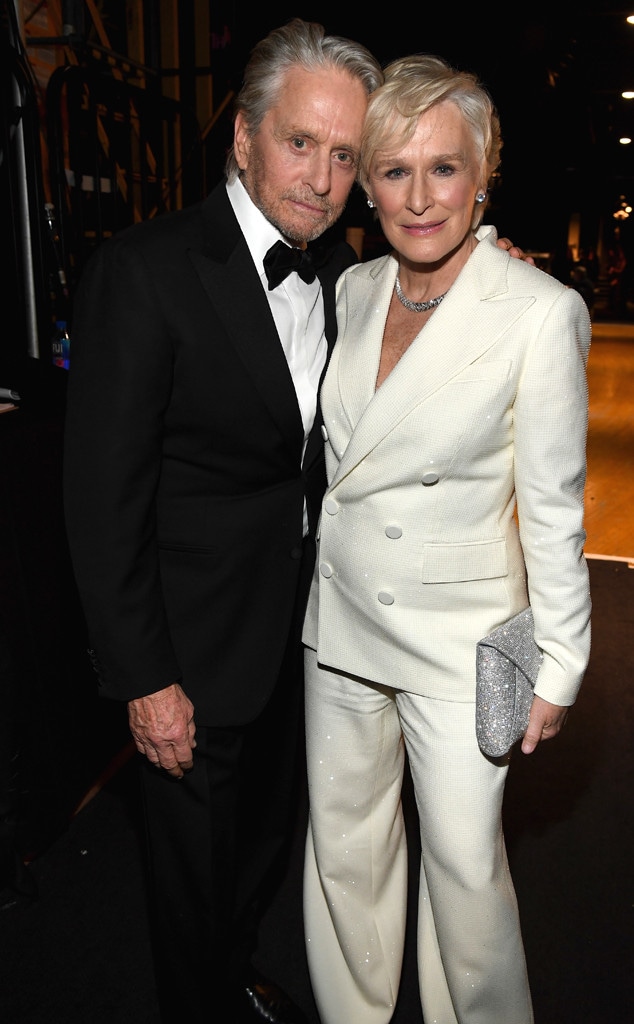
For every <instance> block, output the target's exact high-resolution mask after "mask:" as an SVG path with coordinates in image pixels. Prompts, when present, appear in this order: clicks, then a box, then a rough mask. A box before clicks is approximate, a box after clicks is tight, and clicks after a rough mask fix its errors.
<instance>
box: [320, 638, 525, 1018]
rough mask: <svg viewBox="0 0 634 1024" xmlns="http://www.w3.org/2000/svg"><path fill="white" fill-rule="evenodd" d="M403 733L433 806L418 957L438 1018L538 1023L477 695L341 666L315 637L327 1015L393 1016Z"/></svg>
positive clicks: (399, 930) (402, 872) (496, 773)
mask: <svg viewBox="0 0 634 1024" xmlns="http://www.w3.org/2000/svg"><path fill="white" fill-rule="evenodd" d="M403 738H404V739H405V744H406V747H407V754H408V758H409V762H410V770H411V772H412V779H413V782H414V788H415V791H416V794H417V803H418V810H419V815H420V818H421V829H420V831H421V848H422V850H421V852H422V859H421V872H420V893H419V921H418V953H417V956H418V970H419V980H420V986H421V1001H422V1005H423V1012H424V1015H425V1021H426V1024H533V1014H532V1009H531V998H530V991H529V986H528V979H527V973H526V964H525V958H524V951H523V944H522V939H521V933H520V925H519V916H518V911H517V902H516V899H515V892H514V889H513V884H512V881H511V877H510V872H509V868H508V863H507V858H506V851H505V847H504V840H503V836H502V831H501V803H502V796H503V791H504V782H505V778H506V768H505V767H500V766H499V765H497V764H493V763H491V762H490V761H488V760H487V759H486V758H485V757H483V755H482V754H481V753H480V751H479V749H478V746H477V742H476V738H475V722H474V707H473V705H472V704H459V703H452V702H448V701H438V700H432V699H429V698H426V697H420V696H417V695H413V694H409V693H404V692H402V691H394V690H392V689H390V688H389V687H384V686H378V685H376V684H373V683H367V682H364V681H362V680H358V679H355V678H352V677H348V676H345V675H341V674H339V673H337V672H335V671H333V670H330V669H325V668H322V667H321V666H319V665H318V664H317V659H316V654H315V652H314V651H311V650H310V649H308V650H307V651H306V743H307V757H308V774H309V795H310V824H309V834H308V838H307V845H306V865H305V878H304V914H305V922H306V937H307V953H308V962H309V968H310V974H311V981H312V984H313V990H314V993H315V999H316V1002H317V1007H318V1010H319V1014H320V1019H321V1021H322V1024H348V1022H351V1021H354V1022H357V1021H358V1022H363V1024H389V1021H390V1019H391V1017H392V1014H393V1011H394V1005H395V1001H396V997H397V995H398V987H399V982H400V976H401V969H402V955H403V946H404V939H405V918H406V910H407V849H406V835H405V828H404V823H403V816H402V809H401V803H400V796H401V786H402V780H403V770H404V751H403Z"/></svg>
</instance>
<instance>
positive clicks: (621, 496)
mask: <svg viewBox="0 0 634 1024" xmlns="http://www.w3.org/2000/svg"><path fill="white" fill-rule="evenodd" d="M588 386H589V391H590V422H589V429H588V477H587V485H586V532H587V541H586V546H585V551H586V555H587V556H588V557H599V558H616V559H620V560H623V561H627V562H631V563H632V567H633V568H634V322H632V323H627V324H625V323H624V324H618V323H607V322H605V323H604V322H601V321H595V322H594V324H593V331H592V346H591V348H590V357H589V359H588Z"/></svg>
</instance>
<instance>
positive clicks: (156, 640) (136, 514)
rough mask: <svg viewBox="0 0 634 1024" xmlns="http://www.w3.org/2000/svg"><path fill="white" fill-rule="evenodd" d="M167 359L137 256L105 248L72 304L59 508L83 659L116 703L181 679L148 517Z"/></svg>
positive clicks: (148, 281) (157, 311) (114, 245)
mask: <svg viewBox="0 0 634 1024" xmlns="http://www.w3.org/2000/svg"><path fill="white" fill-rule="evenodd" d="M172 361H173V360H172V352H171V346H170V339H169V337H168V335H167V330H166V326H165V318H164V317H162V316H161V296H160V294H158V292H157V289H156V287H155V285H154V282H153V280H152V277H151V274H150V273H149V270H148V268H147V266H146V264H145V262H144V260H143V258H142V255H141V254H140V253H139V252H138V251H136V249H135V247H134V245H133V244H131V243H129V242H128V243H124V244H120V243H119V242H117V241H116V240H115V241H114V242H107V243H105V244H104V245H102V246H101V248H100V250H98V251H97V253H96V254H95V255H94V256H93V258H92V261H91V262H90V264H89V265H88V267H87V268H86V270H85V271H84V274H83V276H82V280H81V282H80V287H79V289H78V294H77V298H76V303H75V311H74V317H73V324H72V357H71V369H70V376H69V390H68V405H67V416H66V428H65V445H64V502H65V514H66V524H67V532H68V540H69V545H70V550H71V557H72V561H73V565H74V570H75V576H76V580H77V585H78V589H79V593H80V597H81V600H82V604H83V607H84V611H85V615H86V620H87V624H88V631H89V636H90V643H91V646H92V648H93V649H94V650H93V652H91V654H92V658H93V663H94V665H95V668H96V669H97V673H98V676H99V681H100V685H101V687H102V691H103V693H104V695H107V696H110V697H114V698H118V699H122V700H128V699H131V698H134V697H138V696H143V695H145V694H147V693H152V692H155V691H157V690H159V689H162V688H163V687H165V686H167V685H169V684H170V683H172V682H174V681H175V680H176V679H178V677H179V666H178V663H177V661H176V656H175V654H174V651H173V648H172V645H171V643H170V638H169V631H168V628H167V619H166V613H165V608H164V605H163V599H162V591H161V585H160V573H159V562H158V548H157V539H156V520H155V511H154V502H155V495H156V491H157V485H158V480H159V472H160V465H161V439H162V430H163V417H164V413H165V409H166V408H167V406H168V403H169V397H170V387H171V378H172Z"/></svg>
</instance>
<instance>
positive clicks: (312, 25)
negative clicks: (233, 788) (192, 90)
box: [225, 18, 383, 181]
mask: <svg viewBox="0 0 634 1024" xmlns="http://www.w3.org/2000/svg"><path fill="white" fill-rule="evenodd" d="M295 67H301V68H304V69H305V70H306V71H318V70H320V69H322V68H338V69H339V70H342V71H347V72H348V73H349V74H350V75H351V76H352V77H353V78H358V80H359V81H360V82H361V84H362V85H363V87H364V89H365V90H366V92H367V93H368V96H369V95H370V93H372V92H374V90H375V89H377V88H378V87H379V85H381V83H382V81H383V72H382V70H381V65H380V64H379V62H378V61H377V60H376V58H375V57H374V56H373V55H372V54H371V53H370V51H369V50H368V49H366V47H365V46H362V45H361V43H355V42H354V41H353V40H352V39H345V38H343V37H342V36H330V35H326V32H325V29H324V27H323V25H319V24H318V23H317V22H308V21H302V20H301V18H293V20H292V21H289V23H288V24H287V25H283V26H282V27H281V28H276V29H273V31H272V32H269V34H268V35H267V36H266V37H265V38H264V39H262V40H260V42H259V43H257V44H256V45H255V47H254V48H253V50H252V51H251V56H250V58H249V62H248V64H247V66H246V68H245V72H244V78H243V82H242V88H241V89H240V92H239V93H238V95H237V97H236V101H235V104H234V117H235V115H236V114H237V113H238V112H242V114H243V116H244V120H245V123H246V124H247V126H248V131H249V135H251V136H254V135H256V134H257V132H258V130H259V128H260V125H261V124H262V121H263V119H264V117H265V116H266V114H267V113H268V111H269V110H270V109H271V108H272V107H273V106H275V103H276V100H277V97H278V94H279V91H280V88H281V86H282V84H283V81H284V76H285V75H286V73H287V72H288V71H290V70H291V68H295ZM225 172H226V175H227V178H228V180H229V181H233V180H235V178H237V176H238V174H239V173H240V169H239V167H238V164H237V161H236V158H235V154H234V151H233V146H232V147H231V149H230V150H229V153H228V155H227V161H226V165H225Z"/></svg>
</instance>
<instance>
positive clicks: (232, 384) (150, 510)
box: [64, 183, 355, 725]
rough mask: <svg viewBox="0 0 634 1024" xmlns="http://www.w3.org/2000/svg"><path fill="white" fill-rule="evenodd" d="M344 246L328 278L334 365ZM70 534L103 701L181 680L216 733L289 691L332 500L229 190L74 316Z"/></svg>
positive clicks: (68, 439)
mask: <svg viewBox="0 0 634 1024" xmlns="http://www.w3.org/2000/svg"><path fill="white" fill-rule="evenodd" d="M354 260H355V254H354V251H353V250H352V249H351V248H350V247H349V246H347V245H346V244H345V243H338V244H337V245H336V246H335V247H334V248H333V250H332V252H331V255H330V258H329V260H328V261H327V262H326V263H325V264H324V266H323V267H322V269H321V270H320V272H319V276H320V279H321V281H322V285H323V294H324V302H325V314H326V332H327V338H328V344H329V350H330V348H331V347H332V344H333V343H334V340H335V334H336V321H335V302H334V285H335V281H336V279H337V277H338V276H339V274H340V272H341V271H342V270H343V269H344V268H345V267H346V266H348V265H349V264H350V263H352V262H354ZM71 344H72V354H71V370H70V377H69V389H68V406H67V417H66V432H65V455H64V464H65V468H64V494H65V507H66V522H67V530H68V538H69V543H70V548H71V555H72V559H73V565H74V569H75V575H76V579H77V584H78V587H79V592H80V596H81V599H82V603H83V607H84V611H85V615H86V620H87V623H88V629H89V635H90V643H91V647H92V654H93V661H94V664H95V667H96V669H97V672H98V676H99V681H100V685H101V687H102V692H103V693H104V694H105V695H107V696H110V697H114V698H117V699H120V700H128V699H131V698H134V697H139V696H143V695H145V694H148V693H152V692H155V691H157V690H160V689H162V688H163V687H165V686H167V685H169V684H170V683H172V682H174V681H177V680H179V681H181V683H182V685H183V687H184V689H185V691H186V692H187V694H188V695H189V697H190V698H191V700H192V701H193V703H194V706H195V712H196V721H197V722H198V724H202V725H223V724H224V725H226V724H239V723H243V722H247V721H249V720H251V719H252V718H253V717H254V716H255V715H256V714H257V713H258V712H259V711H260V710H261V708H262V707H263V706H264V704H265V703H266V701H267V699H268V697H269V695H270V693H271V691H272V688H273V686H274V685H275V682H276V679H277V676H278V672H279V669H280V664H281V660H282V657H283V654H284V649H285V646H286V643H287V639H288V635H289V629H290V625H291V621H292V617H293V612H294V606H295V602H296V597H297V586H298V579H299V575H300V569H301V567H302V560H303V559H305V554H303V552H304V551H305V545H303V543H302V516H303V501H304V495H306V496H307V500H308V509H309V518H310V523H311V528H312V529H314V525H315V521H316V518H317V515H318V511H319V501H320V499H321V495H322V492H323V488H324V485H325V475H324V468H323V441H322V437H321V431H320V426H321V422H320V417H319V416H318V417H317V420H316V423H315V426H314V428H313V432H312V435H311V438H310V443H309V445H308V449H307V452H306V456H305V459H304V464H303V467H302V464H301V452H302V444H303V427H302V421H301V415H300V411H299V407H298V403H297V399H296V395H295V389H294V387H293V382H292V379H291V375H290V372H289V369H288V365H287V363H286V359H285V357H284V353H283V350H282V347H281V344H280V341H279V338H278V335H277V332H276V329H275V325H274V322H273V318H272V316H271V312H270V308H269V305H268V303H267V300H266V296H265V294H264V291H263V289H262V285H261V283H260V280H259V276H258V273H257V271H256V269H255V266H254V264H253V261H252V259H251V256H250V253H249V250H248V247H247V245H246V242H245V240H244V237H243V235H242V233H241V231H240V229H239V226H238V223H237V221H236V219H235V217H234V214H233V211H232V209H231V205H230V203H229V200H228V198H227V195H226V191H225V187H224V183H222V184H221V185H219V186H218V187H217V188H216V189H215V190H214V191H213V192H212V193H211V195H210V196H209V197H208V198H207V199H206V200H205V201H204V202H202V203H200V204H198V205H197V206H194V207H191V208H188V209H186V210H182V211H179V212H177V213H172V214H168V215H166V216H163V217H159V218H157V219H155V220H152V221H148V222H144V223H142V224H139V225H135V226H134V227H132V228H129V229H127V230H126V231H124V232H122V233H121V234H119V235H117V236H115V237H114V238H113V239H111V240H109V241H108V242H106V243H105V244H103V245H102V246H100V248H99V249H98V250H97V252H96V253H95V255H94V256H93V257H92V259H91V261H90V263H89V265H88V266H87V268H86V269H85V271H84V273H83V275H82V279H81V282H80V286H79V289H78V293H77V296H76V301H75V308H74V315H73V323H72V341H71ZM304 569H305V565H304Z"/></svg>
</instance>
